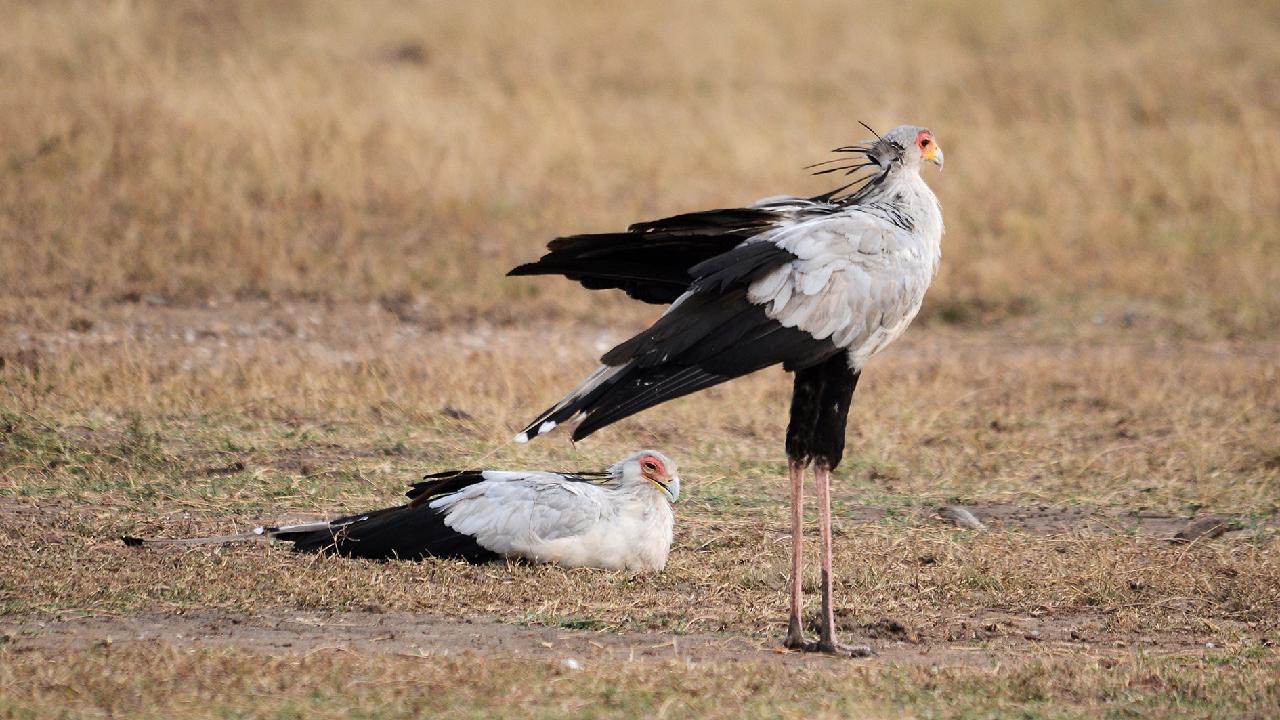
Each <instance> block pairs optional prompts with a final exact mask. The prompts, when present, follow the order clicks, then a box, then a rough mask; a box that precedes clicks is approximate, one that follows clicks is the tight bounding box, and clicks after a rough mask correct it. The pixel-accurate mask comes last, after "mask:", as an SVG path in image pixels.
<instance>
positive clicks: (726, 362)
mask: <svg viewBox="0 0 1280 720" xmlns="http://www.w3.org/2000/svg"><path fill="white" fill-rule="evenodd" d="M904 232H908V231H906V230H904V229H903V228H901V227H898V226H896V225H895V224H894V223H893V221H892V218H888V217H886V216H884V215H883V213H880V212H879V211H874V212H873V211H868V210H864V209H861V208H853V209H848V210H847V211H846V212H842V213H839V214H834V215H828V216H818V217H815V218H811V219H809V220H806V221H803V222H799V223H796V224H794V225H790V226H786V227H784V228H780V229H778V230H775V231H772V232H769V233H766V234H764V235H761V236H760V237H757V238H755V239H753V240H751V241H749V242H747V243H744V244H742V245H740V246H738V247H736V248H734V249H733V250H731V251H730V252H728V253H724V254H722V255H720V256H717V257H715V258H711V259H710V260H707V261H704V262H703V263H701V264H699V265H698V266H695V267H694V268H693V271H692V272H693V275H694V276H695V279H694V281H693V283H692V286H691V288H690V290H689V291H687V292H686V293H685V294H684V295H682V296H681V297H680V298H679V299H678V300H677V301H676V302H675V303H674V304H673V305H672V306H671V307H670V308H669V309H668V310H667V312H666V313H665V314H664V315H663V316H662V317H661V318H659V319H658V321H657V322H655V323H654V324H653V325H652V326H651V327H650V328H649V329H647V330H645V331H644V332H642V333H640V334H639V335H636V336H635V337H633V338H631V339H630V340H627V341H625V342H623V343H622V344H621V345H618V346H617V347H615V348H614V349H613V350H610V351H609V352H608V353H606V354H605V355H604V357H603V358H601V361H602V362H603V363H604V366H603V367H601V368H600V369H599V370H597V371H596V372H595V373H594V374H593V375H592V376H591V377H590V378H588V379H587V381H586V382H584V383H583V384H582V385H581V386H579V387H578V388H577V389H575V390H574V391H573V392H572V393H570V394H569V395H568V396H567V397H565V398H564V399H563V400H561V401H560V402H559V403H557V404H556V405H555V406H553V407H552V408H550V409H549V410H547V411H546V412H545V413H543V414H542V415H541V416H540V417H539V418H538V419H537V420H535V421H534V422H533V423H531V424H530V425H529V427H528V428H526V430H525V432H524V433H523V434H522V435H521V436H519V437H518V438H517V439H528V438H531V437H535V436H537V435H540V434H542V433H545V432H548V431H550V430H551V429H553V428H554V427H556V426H557V425H559V424H561V423H563V422H566V421H568V420H570V419H573V418H575V417H579V416H581V417H582V422H581V423H579V425H578V427H577V428H576V429H575V430H574V433H573V437H574V439H575V440H578V439H581V438H583V437H586V436H587V435H589V434H591V433H592V432H594V431H596V430H597V429H599V428H601V427H604V426H606V425H609V424H610V423H613V422H616V421H617V420H620V419H622V418H624V417H627V416H629V415H632V414H635V413H637V412H640V411H641V410H644V409H645V408H648V407H652V406H653V405H657V404H658V403H661V402H665V401H667V400H671V399H673V398H677V397H681V396H683V395H687V394H689V393H692V392H695V391H697V390H700V389H703V388H706V387H710V386H712V385H716V384H718V383H721V382H724V381H726V380H729V379H731V378H734V377H738V376H740V375H745V374H748V373H751V372H754V371H756V370H759V369H761V368H764V367H768V366H770V365H775V364H779V363H781V364H783V365H784V366H785V367H787V368H788V369H797V368H802V367H808V366H810V365H813V364H816V363H818V362H821V361H823V360H826V359H827V358H829V357H831V356H832V355H834V354H836V353H838V352H841V351H842V350H850V349H851V343H853V342H858V341H866V340H867V339H868V338H870V337H873V336H874V335H875V329H876V328H879V327H880V326H881V325H883V324H884V323H886V322H893V323H897V322H898V321H899V319H900V317H901V316H909V315H914V311H910V312H907V311H908V310H910V308H909V307H905V308H899V307H898V303H896V302H895V301H894V298H896V297H898V296H899V295H901V297H902V298H904V299H908V296H909V295H910V294H911V293H909V292H907V291H900V290H899V288H898V287H897V283H899V281H900V278H898V277H897V276H898V275H900V274H901V273H900V272H898V270H899V267H898V266H899V265H900V264H901V262H902V261H904V259H905V260H909V259H910V258H909V255H910V254H911V250H910V247H909V246H910V243H909V242H907V241H906V240H904V238H903V237H902V233H904ZM929 277H931V274H930V275H929ZM908 284H909V285H911V286H912V287H914V285H915V283H914V281H913V282H911V283H908ZM927 284H928V282H927V278H926V280H925V282H924V286H925V287H927ZM922 292H923V291H921V293H922ZM907 305H909V303H907ZM909 319H910V318H909V317H907V320H908V321H909ZM902 327H905V325H902ZM895 337H896V336H895ZM890 339H892V338H890Z"/></svg>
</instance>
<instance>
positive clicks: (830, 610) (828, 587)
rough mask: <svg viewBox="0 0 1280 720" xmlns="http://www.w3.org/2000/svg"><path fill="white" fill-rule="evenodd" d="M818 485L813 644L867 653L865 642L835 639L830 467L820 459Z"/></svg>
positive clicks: (859, 654)
mask: <svg viewBox="0 0 1280 720" xmlns="http://www.w3.org/2000/svg"><path fill="white" fill-rule="evenodd" d="M814 473H815V475H816V476H817V477H816V479H817V485H818V531H819V532H820V533H821V535H822V540H821V542H822V629H821V633H820V635H819V638H818V642H817V646H816V647H814V648H812V649H815V650H819V651H822V652H828V653H836V654H840V655H850V656H853V657H866V656H868V655H870V654H871V648H869V647H867V646H865V645H842V644H840V643H838V642H836V615H835V603H834V601H833V597H832V596H833V594H834V590H833V587H832V586H833V585H834V583H833V578H832V570H831V557H832V554H833V552H832V547H831V469H830V468H828V467H826V466H825V465H824V464H822V463H819V464H818V465H817V467H815V468H814Z"/></svg>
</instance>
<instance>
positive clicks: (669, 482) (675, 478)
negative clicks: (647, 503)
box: [614, 450, 680, 503]
mask: <svg viewBox="0 0 1280 720" xmlns="http://www.w3.org/2000/svg"><path fill="white" fill-rule="evenodd" d="M614 468H615V472H618V471H620V473H621V475H622V480H623V482H624V483H628V484H645V485H651V486H653V487H656V488H657V489H659V490H661V491H662V493H663V494H664V495H666V497H667V500H668V501H670V502H673V503H674V502H676V501H677V500H679V499H680V476H679V475H678V474H676V463H675V461H674V460H672V459H671V458H669V457H667V456H666V455H663V454H662V453H660V452H658V451H657V450H641V451H640V452H638V453H636V454H635V455H632V456H631V457H628V458H627V459H625V460H623V461H622V462H619V463H618V464H617V465H615V466H614Z"/></svg>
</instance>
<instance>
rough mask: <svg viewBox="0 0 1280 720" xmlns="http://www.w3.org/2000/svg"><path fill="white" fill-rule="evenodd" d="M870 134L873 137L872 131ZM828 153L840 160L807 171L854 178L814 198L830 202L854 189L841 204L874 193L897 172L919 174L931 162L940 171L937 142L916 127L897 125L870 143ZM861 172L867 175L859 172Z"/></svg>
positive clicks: (930, 133) (839, 148)
mask: <svg viewBox="0 0 1280 720" xmlns="http://www.w3.org/2000/svg"><path fill="white" fill-rule="evenodd" d="M862 126H863V127H865V128H866V129H868V130H871V126H869V125H867V124H866V123H863V124H862ZM871 132H872V133H873V134H874V133H875V130H871ZM832 152H834V153H837V154H839V155H840V157H837V158H834V159H832V160H824V161H823V162H820V163H815V164H813V165H810V166H809V168H810V169H812V168H819V169H817V170H814V171H813V174H814V175H826V174H828V173H837V172H838V173H843V174H845V175H857V176H858V177H856V178H855V179H854V180H853V181H852V182H849V183H847V184H845V185H842V186H840V187H838V188H836V189H835V190H832V191H830V192H828V193H825V194H823V195H819V196H818V197H819V198H821V199H824V200H832V199H833V198H835V197H836V196H837V195H839V194H840V193H843V192H845V191H846V190H849V188H855V187H856V188H857V189H856V190H854V191H851V192H850V193H849V194H848V195H845V196H844V197H843V198H842V199H841V200H840V201H841V202H845V203H856V202H859V201H861V200H862V199H863V198H865V197H867V196H868V195H869V194H871V193H872V192H874V191H875V189H876V188H877V187H879V186H881V185H882V183H883V182H884V181H885V180H886V179H888V178H889V177H890V176H891V175H893V174H894V173H895V172H897V171H902V170H908V171H910V172H919V171H920V167H921V165H923V164H924V163H925V162H931V163H933V164H935V165H937V166H938V168H939V169H941V168H942V148H941V147H939V146H938V141H937V139H935V138H934V137H933V133H932V132H930V131H929V128H923V127H920V126H919V125H899V126H898V127H896V128H894V129H892V130H890V131H889V132H887V133H885V134H883V135H878V134H877V135H876V137H875V139H874V140H867V141H865V142H860V143H858V144H856V145H845V146H844V147H838V148H836V149H835V150H832ZM864 170H865V171H867V172H866V173H863V171H864ZM860 173H861V174H860Z"/></svg>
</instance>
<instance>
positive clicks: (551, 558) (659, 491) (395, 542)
mask: <svg viewBox="0 0 1280 720" xmlns="http://www.w3.org/2000/svg"><path fill="white" fill-rule="evenodd" d="M406 495H408V497H409V502H408V503H406V504H404V505H399V506H397V507H391V508H386V509H384V510H374V511H371V512H365V513H357V514H355V515H348V516H346V517H342V518H338V519H337V520H329V521H324V522H314V523H305V524H301V525H282V526H279V527H260V528H256V529H255V530H254V531H253V532H250V533H244V534H242V535H225V536H220V537H207V538H188V539H180V540H143V539H141V538H133V537H126V538H124V542H125V544H126V545H159V544H167V545H173V544H183V545H192V544H207V543H221V542H233V541H237V540H251V539H255V538H261V537H268V538H273V539H276V540H286V541H289V542H292V543H293V548H294V550H297V551H299V552H319V553H334V554H337V555H344V556H347V557H360V558H372V559H376V560H421V559H422V558H424V557H453V558H461V559H464V560H468V561H470V562H476V563H479V562H486V561H489V560H497V559H500V558H513V559H524V560H529V561H532V562H540V563H559V564H561V565H565V566H567V567H593V568H603V569H606V570H640V571H650V572H659V571H661V570H662V569H663V568H664V567H666V565H667V553H668V552H669V551H670V549H671V536H672V527H673V523H674V517H673V516H672V513H671V504H672V503H674V502H676V501H677V500H678V499H679V498H680V476H679V475H677V474H676V464H675V462H673V461H672V460H671V458H669V457H667V456H666V455H663V454H662V453H660V452H657V451H656V450H641V451H640V452H638V453H636V454H634V455H632V456H630V457H628V458H625V459H623V460H620V461H618V462H617V463H615V464H614V465H613V466H612V467H610V468H608V469H606V470H603V471H600V472H576V473H575V472H545V471H530V470H518V471H513V470H450V471H448V472H442V473H436V474H434V475H428V476H426V477H425V478H424V479H423V481H422V482H420V483H417V484H416V485H414V486H413V488H412V489H411V490H409V492H408V493H406Z"/></svg>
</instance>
